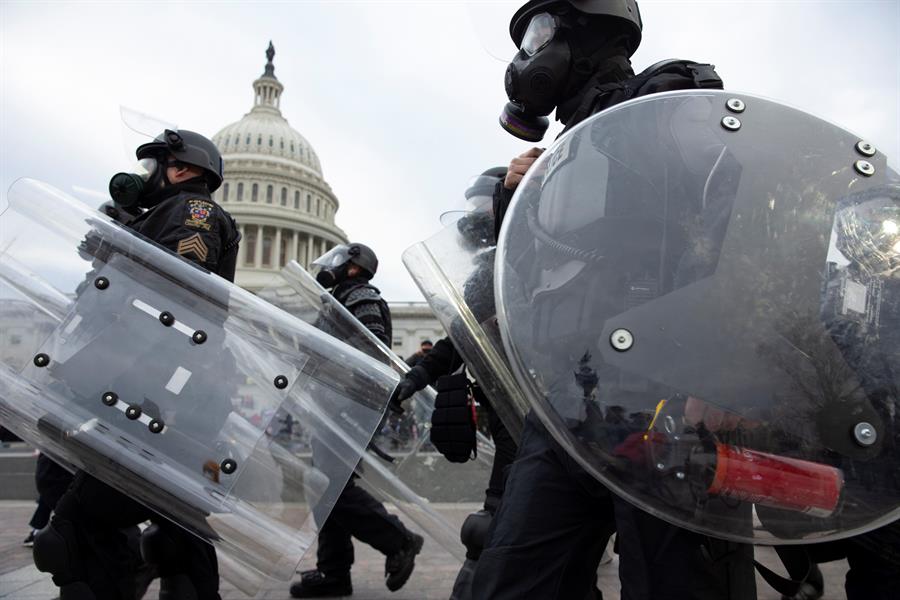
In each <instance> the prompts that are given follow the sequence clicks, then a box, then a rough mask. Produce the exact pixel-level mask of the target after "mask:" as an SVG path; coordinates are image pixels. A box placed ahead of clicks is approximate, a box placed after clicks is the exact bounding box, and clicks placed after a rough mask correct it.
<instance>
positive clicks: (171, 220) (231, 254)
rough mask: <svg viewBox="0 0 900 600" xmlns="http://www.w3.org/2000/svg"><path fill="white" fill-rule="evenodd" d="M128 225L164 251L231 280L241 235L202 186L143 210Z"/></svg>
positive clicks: (183, 187)
mask: <svg viewBox="0 0 900 600" xmlns="http://www.w3.org/2000/svg"><path fill="white" fill-rule="evenodd" d="M128 227H130V228H131V229H133V230H135V231H136V232H138V233H140V234H141V235H143V236H145V237H147V238H149V239H151V240H153V241H154V242H156V243H157V244H159V245H161V246H163V247H164V248H166V249H167V250H169V251H171V252H174V253H175V254H178V255H179V256H181V257H183V258H185V259H187V260H190V261H191V262H194V263H197V264H198V265H200V266H201V267H203V268H205V269H207V270H209V271H211V272H213V273H215V274H217V275H219V276H220V277H222V278H224V279H227V280H228V281H232V282H233V281H234V270H235V266H236V263H237V251H238V243H239V242H240V239H241V235H240V232H239V231H238V228H237V224H236V223H235V222H234V219H233V218H232V217H231V215H229V214H228V212H226V211H225V209H223V208H222V207H221V206H219V205H218V204H216V203H215V202H214V201H213V200H212V198H210V196H209V193H208V192H207V191H206V190H205V188H203V187H198V188H197V189H196V190H194V189H191V188H190V187H188V186H182V191H180V192H179V193H177V194H175V195H174V196H170V197H169V198H166V199H165V200H163V201H162V202H160V203H159V204H157V205H156V206H155V207H153V208H151V209H149V210H147V211H146V212H144V213H143V214H141V215H140V216H138V217H137V218H136V219H134V221H132V222H131V223H129V224H128Z"/></svg>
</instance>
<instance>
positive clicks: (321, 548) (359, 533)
mask: <svg viewBox="0 0 900 600" xmlns="http://www.w3.org/2000/svg"><path fill="white" fill-rule="evenodd" d="M311 266H312V268H313V271H314V272H316V281H318V282H319V284H320V285H321V286H322V287H324V288H325V289H328V290H330V291H331V294H332V295H333V296H334V297H335V298H336V299H337V301H338V302H340V303H341V304H342V305H343V306H344V307H345V308H347V310H348V311H350V313H351V314H352V315H353V316H354V317H356V319H358V320H359V322H360V323H362V324H363V325H364V326H365V327H366V328H367V329H368V330H369V331H371V332H372V333H373V334H374V335H375V337H377V338H378V339H379V340H381V341H382V342H383V343H384V344H385V345H387V346H388V347H390V345H391V313H390V309H389V308H388V305H387V302H385V301H384V300H383V299H382V298H381V293H380V292H379V290H378V288H376V287H375V286H373V285H372V284H371V283H370V281H371V279H372V277H373V276H374V275H375V273H376V272H377V270H378V257H377V256H375V252H374V251H372V249H371V248H369V247H368V246H366V245H365V244H360V243H350V244H341V245H339V246H335V247H334V248H332V249H331V250H329V251H328V252H326V253H325V254H323V255H322V256H320V257H319V258H317V259H316V260H314V261H313V262H312V265H311ZM317 458H318V460H319V461H328V460H331V456H330V451H329V450H328V449H327V448H324V447H321V446H320V447H318V448H317V449H316V450H314V452H313V462H314V463H315V462H316V459H317ZM355 477H356V475H353V476H351V478H350V480H349V481H348V482H347V484H346V485H345V486H344V489H343V491H341V493H340V496H339V497H338V499H337V502H336V503H335V505H334V508H333V509H332V512H331V514H330V515H328V518H327V519H326V520H325V522H324V523H320V529H319V538H318V544H319V545H318V556H317V558H318V560H317V562H316V567H317V568H316V569H313V570H310V571H305V572H304V573H302V574H301V579H300V581H298V582H296V583H294V584H293V585H292V586H291V589H290V592H291V596H292V597H294V598H326V597H334V596H349V595H350V594H352V593H353V584H352V581H351V579H350V568H351V566H352V565H353V560H354V555H353V540H352V538H354V537H355V538H357V539H360V540H362V541H364V542H366V543H367V544H369V545H370V546H372V547H373V548H375V549H377V550H378V551H379V552H381V553H382V554H384V555H385V557H386V558H385V563H384V574H385V585H386V586H387V588H388V589H389V590H391V591H392V592H393V591H397V590H399V589H400V588H402V587H403V586H404V585H405V584H406V582H407V581H408V580H409V577H410V575H412V572H413V568H414V567H415V560H416V555H417V554H418V553H419V552H420V551H421V550H422V544H423V542H424V538H422V536H420V535H418V534H416V533H413V532H411V531H409V530H408V529H407V528H406V527H404V525H403V523H401V522H400V519H398V518H397V517H395V516H394V515H391V514H389V513H388V512H387V510H385V508H384V505H383V504H381V502H379V501H378V500H376V499H375V498H374V497H373V496H372V495H371V494H370V493H369V492H367V491H366V490H364V489H363V488H361V487H359V486H358V485H356V483H355V482H354V478H355Z"/></svg>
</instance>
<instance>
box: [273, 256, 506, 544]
mask: <svg viewBox="0 0 900 600" xmlns="http://www.w3.org/2000/svg"><path fill="white" fill-rule="evenodd" d="M259 296H260V297H261V298H263V299H265V300H266V301H268V302H270V303H271V304H273V305H275V306H278V307H279V308H282V309H283V310H285V311H286V312H288V313H290V314H292V315H295V316H297V317H298V318H300V319H303V320H304V321H306V322H307V323H310V324H311V325H313V326H315V327H316V328H318V329H320V330H321V331H324V332H325V333H328V334H329V335H332V336H334V337H336V338H338V339H340V340H341V341H343V342H345V343H347V344H348V345H350V346H353V347H354V348H356V349H357V350H360V351H362V352H364V353H366V354H368V355H369V356H371V357H372V358H374V359H375V360H378V361H380V362H383V363H386V364H388V365H389V366H390V367H391V368H392V369H393V370H394V372H395V373H396V374H397V376H398V381H399V377H402V376H403V375H404V374H405V373H406V372H407V371H408V370H409V366H408V365H407V364H406V363H405V362H404V361H403V360H402V359H401V358H400V357H399V356H397V355H396V354H395V353H394V352H393V351H391V350H390V348H388V347H387V346H386V345H385V344H384V343H383V342H382V341H381V340H379V339H378V338H377V337H376V336H375V335H374V334H373V333H372V332H371V331H369V330H368V329H367V328H366V327H365V326H364V325H363V324H362V323H360V322H359V320H358V319H356V318H355V317H354V316H353V315H352V314H351V313H350V312H349V311H348V310H347V309H346V308H345V307H344V306H342V305H341V304H340V302H338V301H337V300H336V299H335V297H334V296H332V295H331V294H330V293H328V292H327V291H326V290H325V289H324V288H323V287H322V286H321V285H319V284H318V282H316V280H315V279H314V278H313V277H312V276H311V275H310V274H309V273H308V272H307V271H306V270H305V269H304V268H303V267H302V266H300V265H299V264H298V263H297V262H295V261H291V262H290V263H289V264H288V265H287V266H286V267H285V268H284V269H282V271H281V273H280V274H279V276H278V277H277V278H274V279H273V281H272V282H271V284H270V285H268V286H267V287H266V288H265V289H263V290H262V291H260V292H259ZM434 401H435V392H434V390H433V389H432V388H431V387H427V388H425V389H424V390H422V391H421V392H419V393H417V394H415V395H414V396H413V397H412V398H411V399H410V400H409V401H408V402H404V409H405V410H404V413H403V414H402V415H399V414H394V413H391V412H388V413H387V414H386V415H385V419H384V421H383V422H382V423H381V427H380V428H379V430H378V431H377V432H376V434H375V436H374V437H373V439H372V442H371V444H370V446H369V451H368V452H367V453H366V454H365V455H364V456H363V459H362V462H361V463H360V468H359V469H358V470H357V473H358V475H359V477H360V479H361V480H362V482H363V484H364V485H366V486H367V487H368V488H369V489H370V490H371V491H372V492H373V493H375V494H376V495H377V496H379V497H380V498H382V499H383V500H385V501H387V502H391V503H393V504H394V506H396V507H397V509H398V510H400V511H401V512H402V513H404V514H405V515H406V516H408V517H409V518H410V519H411V520H412V521H413V522H414V523H415V524H416V525H417V526H418V527H419V528H420V529H421V530H422V531H423V532H424V533H426V534H427V535H429V536H430V537H432V538H433V539H434V540H435V541H437V542H438V543H439V544H440V545H441V546H442V547H444V548H445V549H446V550H447V551H448V552H450V553H451V554H452V555H454V556H455V557H456V558H458V559H459V560H460V561H462V560H464V558H465V547H464V546H463V545H462V543H461V542H460V538H459V532H460V528H461V527H462V521H463V519H464V518H465V516H466V514H467V513H466V511H465V510H451V511H448V510H443V511H437V510H436V507H437V506H440V505H445V504H448V503H453V504H467V503H472V504H474V503H477V502H480V501H481V500H482V499H483V494H484V489H485V487H486V485H487V481H488V479H489V478H490V470H491V465H492V458H493V454H494V445H493V443H492V442H491V441H490V440H489V439H487V438H486V437H485V436H484V435H483V434H481V433H479V434H478V435H477V443H478V448H477V457H476V460H475V461H474V463H472V462H470V463H466V464H464V465H460V464H454V463H451V462H449V461H447V460H444V459H443V458H442V457H441V455H440V454H438V453H436V452H434V450H433V448H431V445H430V441H429V430H430V427H431V413H432V411H433V410H434ZM282 431H283V430H282ZM284 434H287V432H284Z"/></svg>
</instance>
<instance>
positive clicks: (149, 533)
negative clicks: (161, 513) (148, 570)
mask: <svg viewBox="0 0 900 600" xmlns="http://www.w3.org/2000/svg"><path fill="white" fill-rule="evenodd" d="M180 555H181V551H180V549H179V548H178V544H176V543H175V540H173V539H172V538H171V537H170V536H169V535H168V534H167V533H166V531H165V530H164V529H163V528H161V527H160V526H159V525H157V524H156V523H153V524H151V525H150V526H149V527H147V528H146V529H145V530H144V531H143V533H141V556H142V557H143V559H144V561H145V562H147V563H149V564H151V565H156V566H162V565H169V564H172V563H177V562H178V561H179V556H180Z"/></svg>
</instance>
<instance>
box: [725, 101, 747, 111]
mask: <svg viewBox="0 0 900 600" xmlns="http://www.w3.org/2000/svg"><path fill="white" fill-rule="evenodd" d="M725 106H727V107H728V110H730V111H731V112H736V113H742V112H744V110H746V108H747V105H746V104H744V101H743V100H741V99H740V98H729V99H728V102H726V103H725Z"/></svg>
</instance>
